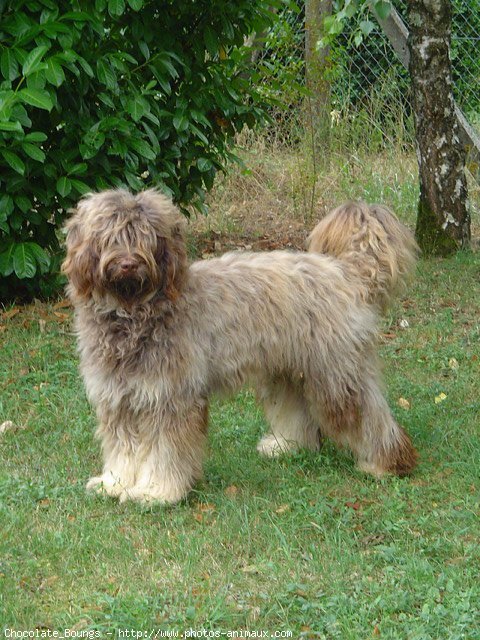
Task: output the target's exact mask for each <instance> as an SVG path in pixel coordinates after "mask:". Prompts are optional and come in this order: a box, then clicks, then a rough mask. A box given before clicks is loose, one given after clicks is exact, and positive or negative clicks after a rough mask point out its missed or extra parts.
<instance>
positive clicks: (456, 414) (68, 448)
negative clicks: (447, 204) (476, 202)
mask: <svg viewBox="0 0 480 640" xmlns="http://www.w3.org/2000/svg"><path fill="white" fill-rule="evenodd" d="M479 275H480V269H479V261H478V254H473V253H464V254H459V255H457V256H455V257H452V258H449V259H432V260H428V261H427V260H424V261H421V263H420V265H419V268H418V272H417V276H416V278H415V281H414V283H413V285H412V289H411V290H410V291H409V293H408V296H407V297H405V298H404V299H403V300H402V301H401V302H400V303H399V304H398V305H397V307H396V308H395V309H394V310H393V311H392V312H391V315H390V316H389V317H388V318H386V319H385V320H384V322H383V323H382V327H381V338H380V350H381V355H382V358H383V361H384V372H385V378H386V382H387V387H388V396H389V400H390V404H391V406H392V408H393V411H394V413H395V415H396V416H397V418H398V420H399V421H400V422H401V423H402V424H403V425H404V426H405V427H406V428H407V430H408V431H409V433H410V434H411V436H412V438H413V440H414V442H415V444H416V446H417V448H418V450H419V452H420V457H421V459H420V465H419V467H418V470H417V471H416V472H415V474H414V475H413V476H412V477H410V478H405V479H397V478H388V479H385V480H381V481H377V480H374V479H372V478H370V477H367V476H365V475H363V474H362V473H360V472H358V471H357V470H355V468H354V466H353V461H352V459H351V457H350V455H349V454H348V453H347V452H342V451H339V450H338V449H336V448H334V447H333V446H331V445H330V444H328V443H327V444H326V445H325V446H324V448H323V449H322V451H321V452H320V453H318V454H313V453H306V452H303V453H298V454H295V455H291V456H288V457H287V456H286V457H283V458H281V459H277V460H265V459H262V458H260V457H259V456H258V454H257V453H256V451H255V443H256V441H257V440H258V438H259V436H260V434H261V433H262V431H263V430H264V429H265V424H264V420H263V416H262V413H261V411H260V410H259V408H258V407H257V406H256V405H255V403H254V400H253V396H252V394H251V393H250V392H249V391H248V390H247V391H245V392H244V393H242V394H240V395H239V396H237V397H235V398H234V399H231V400H222V401H216V402H214V404H213V407H212V411H211V428H210V435H209V456H208V461H207V464H206V468H205V480H204V481H203V482H202V484H200V485H199V486H198V487H197V488H196V490H195V491H194V492H192V494H191V495H190V497H189V499H188V500H187V501H184V502H182V503H180V504H179V505H177V506H174V507H161V506H154V507H149V508H145V507H142V506H139V505H137V504H118V503H117V502H116V501H114V500H111V499H108V498H101V497H97V496H93V495H90V494H87V493H86V492H85V489H84V486H85V483H86V481H87V479H88V478H89V477H90V476H91V475H92V474H94V473H96V472H98V471H99V469H100V451H99V446H98V443H96V441H95V440H94V438H93V431H94V427H95V419H94V416H93V413H92V411H91V409H90V408H89V406H88V404H87V401H86V399H85V396H84V392H83V387H82V383H81V381H80V379H79V376H78V372H77V364H78V363H77V357H76V354H75V347H74V337H73V335H72V333H71V313H70V310H69V309H68V308H66V307H63V306H62V305H61V304H60V305H59V304H57V305H56V306H55V305H53V304H51V305H48V304H36V305H31V306H29V307H24V308H15V307H13V308H9V309H7V310H6V311H5V312H4V313H3V315H1V316H0V344H1V361H0V424H2V423H4V421H7V420H8V421H12V422H13V424H14V427H13V428H11V429H10V430H8V431H7V432H6V433H4V434H3V435H0V526H1V536H0V628H3V629H4V635H5V637H13V636H12V635H11V634H12V631H9V629H10V630H12V629H13V630H17V631H19V630H23V631H26V630H29V631H33V630H34V629H36V630H37V634H42V633H44V634H47V633H49V632H53V630H58V631H62V632H63V631H64V630H65V629H68V630H69V634H71V635H75V634H76V635H77V637H78V636H80V635H82V634H83V637H87V635H88V632H91V633H90V637H114V636H115V635H116V636H117V637H127V636H126V635H125V630H135V633H137V635H138V634H139V632H140V631H142V632H143V631H145V632H148V633H150V632H151V631H154V632H158V631H162V632H164V633H166V632H172V633H173V632H177V633H178V634H179V636H180V635H181V633H182V632H184V631H187V630H190V629H194V630H197V631H201V630H203V632H204V637H215V636H214V632H220V631H224V632H228V631H237V632H238V633H240V630H243V633H244V637H246V631H247V630H248V631H250V632H254V631H256V632H257V634H258V635H257V637H261V636H260V632H261V631H262V630H265V631H268V632H269V633H270V632H277V636H278V637H280V636H281V637H292V638H326V639H330V638H341V639H342V640H359V639H363V638H376V637H378V638H391V639H392V640H393V639H395V640H398V639H399V638H408V639H409V640H424V639H430V638H431V639H439V640H440V639H441V640H447V639H448V640H453V639H456V638H458V639H460V638H464V639H468V640H474V639H475V638H480V624H479V620H480V612H479V604H480V580H479V573H480V550H479V526H478V525H479V522H478V517H479V509H480V497H479V469H480V460H479V458H480V454H479V452H480V438H479V428H478V416H479V415H480V401H479V384H478V381H479V368H480V359H479V358H480V326H479V317H480V313H479V312H480V297H479V286H478V282H479ZM94 632H98V633H96V634H94ZM8 634H10V635H8ZM187 635H188V633H187ZM190 635H192V634H191V633H190ZM130 637H131V636H130ZM138 637H140V636H138ZM157 637H161V635H160V634H159V635H157ZM217 637H219V636H218V635H217ZM224 637H228V636H226V635H225V636H224ZM237 637H239V636H237Z"/></svg>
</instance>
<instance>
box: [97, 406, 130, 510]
mask: <svg viewBox="0 0 480 640" xmlns="http://www.w3.org/2000/svg"><path fill="white" fill-rule="evenodd" d="M129 427H130V428H129ZM97 437H98V438H99V439H100V440H101V443H102V452H103V471H102V474H101V475H99V476H94V477H93V478H90V480H89V481H88V482H87V489H89V490H94V491H96V492H97V493H105V494H107V495H109V496H112V497H113V498H117V497H119V496H121V495H122V494H123V493H124V492H125V490H127V489H128V488H129V487H133V485H134V484H135V479H136V449H137V448H138V444H137V441H138V437H137V434H136V433H135V429H132V428H131V425H130V424H129V421H128V420H125V417H124V416H122V417H120V415H108V414H107V415H105V416H104V417H103V418H101V419H100V424H99V426H98V429H97Z"/></svg>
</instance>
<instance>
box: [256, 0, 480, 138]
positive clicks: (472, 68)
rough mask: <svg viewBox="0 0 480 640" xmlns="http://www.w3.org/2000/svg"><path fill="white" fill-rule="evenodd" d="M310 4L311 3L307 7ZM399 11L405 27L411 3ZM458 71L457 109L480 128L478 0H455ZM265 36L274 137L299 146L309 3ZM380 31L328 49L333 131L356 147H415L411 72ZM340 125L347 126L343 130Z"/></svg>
mask: <svg viewBox="0 0 480 640" xmlns="http://www.w3.org/2000/svg"><path fill="white" fill-rule="evenodd" d="M307 1H308V0H307ZM393 4H394V6H395V8H396V9H397V11H398V12H399V13H400V15H401V16H402V17H403V19H404V21H405V22H406V18H405V16H406V2H405V1H404V0H395V1H394V3H393ZM452 7H453V20H452V45H451V55H452V70H453V78H454V93H455V98H456V100H457V104H458V105H459V106H460V107H461V108H462V109H463V111H464V112H465V114H466V116H467V118H468V120H469V121H470V123H471V124H472V125H474V126H476V127H477V128H480V0H453V1H452ZM280 17H281V19H280V21H279V22H278V24H277V25H276V27H275V29H274V30H272V31H271V32H270V33H268V34H266V38H265V42H264V45H263V47H262V50H261V53H260V55H259V56H258V60H257V64H258V68H259V78H260V81H261V82H262V86H263V87H264V91H265V92H268V93H269V94H270V95H273V96H274V97H275V98H276V99H277V100H278V103H279V106H278V108H276V109H274V110H273V112H272V115H273V118H274V120H275V123H274V126H273V127H272V128H271V131H272V135H274V136H275V137H276V139H280V140H281V141H282V142H287V143H288V142H295V139H296V138H298V137H299V136H300V135H301V132H302V130H303V129H304V126H305V102H306V100H305V97H306V91H305V2H300V3H299V4H298V6H297V7H296V8H292V7H290V8H285V9H284V10H283V12H282V14H281V16H280ZM370 20H371V22H372V23H373V25H374V27H373V30H372V31H371V33H369V35H368V36H367V37H364V39H363V41H362V42H361V43H360V44H358V43H357V44H355V43H354V38H353V35H354V29H355V27H354V26H353V25H351V24H350V25H348V24H347V25H346V28H345V29H344V32H343V33H342V34H341V35H340V36H338V37H337V38H336V40H335V41H334V43H333V44H332V46H331V50H330V61H331V62H330V68H329V70H328V80H329V86H330V105H331V119H332V125H333V126H336V127H337V128H340V129H342V131H343V132H344V134H345V135H346V136H347V137H348V143H349V144H351V143H352V141H353V142H355V141H359V140H362V139H363V140H368V144H369V145H370V146H372V145H373V146H374V145H375V143H376V142H378V143H382V142H385V141H392V140H393V139H394V140H395V141H398V142H400V143H406V144H410V143H411V142H412V141H413V123H412V116H411V108H410V81H409V77H408V72H407V71H406V70H405V69H404V67H403V66H402V64H401V63H400V61H399V60H398V58H397V56H396V54H395V52H394V50H393V48H392V46H391V44H390V42H389V40H388V38H387V36H386V35H385V34H384V32H383V31H382V29H381V28H380V26H379V25H378V24H377V22H376V21H375V19H374V18H373V17H370ZM342 125H344V126H343V127H342Z"/></svg>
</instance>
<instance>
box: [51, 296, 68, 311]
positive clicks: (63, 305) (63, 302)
mask: <svg viewBox="0 0 480 640" xmlns="http://www.w3.org/2000/svg"><path fill="white" fill-rule="evenodd" d="M71 306H72V303H71V302H70V300H69V299H68V298H64V299H63V300H59V301H58V302H56V303H55V304H54V305H53V308H54V309H65V308H68V307H71Z"/></svg>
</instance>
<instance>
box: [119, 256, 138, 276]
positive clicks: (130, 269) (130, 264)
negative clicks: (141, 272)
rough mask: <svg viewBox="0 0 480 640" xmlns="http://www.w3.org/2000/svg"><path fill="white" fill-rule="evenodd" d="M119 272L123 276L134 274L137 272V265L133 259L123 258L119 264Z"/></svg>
mask: <svg viewBox="0 0 480 640" xmlns="http://www.w3.org/2000/svg"><path fill="white" fill-rule="evenodd" d="M119 267H120V271H121V272H122V273H123V274H128V273H135V271H136V270H137V267H138V264H137V261H136V260H135V259H134V258H123V259H122V260H121V261H120V264H119Z"/></svg>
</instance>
